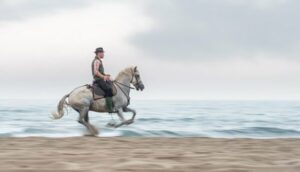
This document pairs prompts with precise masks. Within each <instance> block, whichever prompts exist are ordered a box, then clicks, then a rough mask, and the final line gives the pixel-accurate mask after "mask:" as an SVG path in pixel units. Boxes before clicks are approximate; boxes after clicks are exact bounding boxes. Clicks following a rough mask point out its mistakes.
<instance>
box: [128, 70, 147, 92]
mask: <svg viewBox="0 0 300 172" xmlns="http://www.w3.org/2000/svg"><path fill="white" fill-rule="evenodd" d="M130 83H131V84H133V85H134V87H135V88H136V90H141V91H143V89H144V88H145V86H144V84H143V81H142V79H141V75H140V72H139V71H138V69H137V66H135V67H133V68H132V79H131V82H130Z"/></svg>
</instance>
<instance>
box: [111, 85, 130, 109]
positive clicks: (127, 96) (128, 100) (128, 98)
mask: <svg viewBox="0 0 300 172" xmlns="http://www.w3.org/2000/svg"><path fill="white" fill-rule="evenodd" d="M113 83H115V84H116V85H117V86H118V87H119V88H120V90H121V91H122V93H123V94H124V95H125V96H126V98H127V106H128V105H129V103H130V97H129V95H127V94H126V93H125V91H124V90H123V89H122V87H121V86H120V85H123V86H125V87H127V88H129V89H134V88H133V87H131V86H128V85H125V84H123V83H120V82H118V81H116V80H113ZM119 84H120V85H119Z"/></svg>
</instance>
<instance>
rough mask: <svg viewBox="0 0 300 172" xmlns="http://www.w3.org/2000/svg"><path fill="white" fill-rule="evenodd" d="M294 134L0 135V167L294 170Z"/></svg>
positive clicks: (297, 162)
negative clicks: (233, 136) (257, 136)
mask: <svg viewBox="0 0 300 172" xmlns="http://www.w3.org/2000/svg"><path fill="white" fill-rule="evenodd" d="M299 145H300V138H279V139H252V138H236V139H231V138H228V139H227V138H226V139H225V138H224V139H223V138H222V139H220V138H206V137H184V138H182V137H179V138H177V137H172V138H169V137H168V138H163V137H67V138H48V137H11V138H0V148H1V151H0V167H1V168H0V171H167V172H168V171H170V172H171V171H172V172H173V171H189V172H191V171H192V172H193V171H195V172H196V171H222V172H227V171H228V172H229V171H230V172H231V171H241V172H244V171H262V172H269V171H270V172H271V171H272V172H277V171H278V172H279V171H289V172H294V171H295V172H296V171H300V146H299Z"/></svg>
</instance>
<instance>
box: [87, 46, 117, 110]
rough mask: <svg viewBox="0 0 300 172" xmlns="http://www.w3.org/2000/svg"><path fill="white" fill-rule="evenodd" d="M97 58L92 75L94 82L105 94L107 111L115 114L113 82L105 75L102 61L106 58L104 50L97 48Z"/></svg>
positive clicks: (93, 64)
mask: <svg viewBox="0 0 300 172" xmlns="http://www.w3.org/2000/svg"><path fill="white" fill-rule="evenodd" d="M95 54H96V56H95V58H94V60H93V62H92V74H93V78H94V81H93V83H96V84H97V85H98V86H99V87H100V88H101V89H102V90H103V91H104V92H105V100H106V106H107V111H108V112H109V113H112V112H113V101H112V96H113V93H112V81H111V79H110V75H109V74H105V73H104V67H103V62H102V60H101V59H103V58H104V50H103V48H102V47H99V48H96V50H95Z"/></svg>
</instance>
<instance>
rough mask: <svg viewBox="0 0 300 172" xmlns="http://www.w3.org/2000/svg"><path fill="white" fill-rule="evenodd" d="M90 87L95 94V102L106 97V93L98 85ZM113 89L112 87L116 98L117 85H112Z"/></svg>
mask: <svg viewBox="0 0 300 172" xmlns="http://www.w3.org/2000/svg"><path fill="white" fill-rule="evenodd" d="M87 85H88V88H90V89H91V91H92V92H93V98H94V100H98V99H102V98H104V97H105V92H104V91H103V90H102V89H101V88H100V87H98V86H97V84H92V85H89V84H87ZM112 85H113V87H112V93H113V96H115V95H116V94H117V89H116V86H115V84H112Z"/></svg>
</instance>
